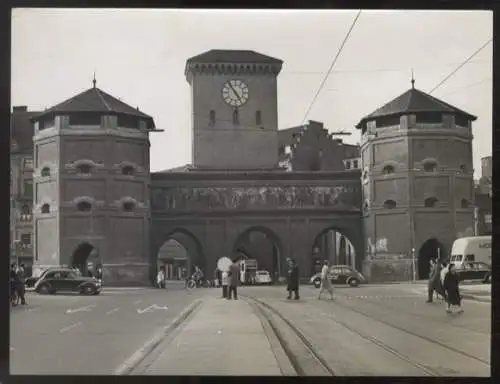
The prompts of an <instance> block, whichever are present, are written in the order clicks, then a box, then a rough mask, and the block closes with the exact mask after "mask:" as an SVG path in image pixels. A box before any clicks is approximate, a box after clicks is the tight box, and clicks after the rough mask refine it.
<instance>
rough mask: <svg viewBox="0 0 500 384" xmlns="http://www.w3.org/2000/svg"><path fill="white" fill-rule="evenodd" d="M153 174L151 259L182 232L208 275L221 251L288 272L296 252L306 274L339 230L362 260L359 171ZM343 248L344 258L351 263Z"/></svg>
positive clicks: (279, 272) (357, 260) (278, 272)
mask: <svg viewBox="0 0 500 384" xmlns="http://www.w3.org/2000/svg"><path fill="white" fill-rule="evenodd" d="M151 178H152V185H151V188H152V202H151V206H152V220H151V234H152V247H151V252H152V254H151V258H152V264H153V265H157V261H158V250H159V249H160V248H161V246H162V244H163V243H164V242H165V241H166V240H167V239H168V238H170V237H171V236H172V234H173V233H182V234H184V235H185V239H190V241H191V242H192V245H191V251H190V252H188V253H189V254H190V256H189V258H190V259H192V258H193V257H196V258H197V260H201V261H197V263H199V264H200V266H201V267H202V268H203V269H205V274H208V275H207V276H209V275H211V274H212V273H213V270H214V269H215V268H216V262H217V259H219V258H220V257H222V256H227V257H231V258H235V257H242V256H243V255H244V256H246V257H250V258H255V259H256V260H258V264H259V268H261V267H262V268H263V269H266V270H268V271H269V272H271V273H273V274H275V275H279V276H284V275H286V272H287V266H286V259H288V258H293V259H295V260H296V261H297V262H298V265H299V269H300V273H301V277H302V278H304V279H306V278H308V277H310V274H311V272H312V271H311V260H312V257H313V250H314V244H315V242H317V240H318V237H320V236H321V235H323V234H324V233H325V231H328V230H329V229H331V228H335V229H336V230H338V232H339V233H342V234H343V235H344V236H345V237H346V239H347V240H349V241H348V242H347V244H350V245H351V248H352V250H355V251H353V252H351V253H350V254H349V257H350V259H349V262H350V263H353V260H354V264H355V266H356V267H358V268H360V266H361V262H362V260H363V257H364V254H363V251H364V243H363V229H362V223H361V210H360V205H361V197H360V193H361V192H360V173H359V172H356V171H354V172H352V171H351V172H321V173H311V172H293V173H292V172H290V173H288V172H263V171H260V172H236V171H234V172H215V171H190V172H168V173H155V174H152V175H151ZM215 185H216V186H215ZM176 240H177V241H179V243H181V244H183V242H182V241H181V240H182V239H181V238H176ZM343 242H345V240H339V245H341V244H342V243H343ZM185 244H186V241H184V244H183V245H184V246H185V248H186V249H187V248H189V245H185ZM353 253H354V254H355V258H353V255H352V254H353ZM344 254H345V256H344V257H343V258H342V262H343V263H347V254H346V253H344ZM339 261H340V259H339Z"/></svg>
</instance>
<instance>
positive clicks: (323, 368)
mask: <svg viewBox="0 0 500 384" xmlns="http://www.w3.org/2000/svg"><path fill="white" fill-rule="evenodd" d="M244 299H245V300H246V301H247V302H248V303H249V304H250V305H251V306H252V307H253V309H254V311H255V312H256V314H257V315H258V316H259V317H260V318H264V319H265V321H266V322H267V323H268V324H269V326H270V328H271V329H272V331H273V332H274V334H275V336H276V337H277V339H278V340H279V342H280V345H281V347H282V348H283V350H284V351H285V353H286V355H287V356H288V358H289V360H290V363H291V364H292V366H293V368H294V369H295V371H296V373H297V374H298V375H299V376H336V373H335V370H334V369H333V368H332V367H331V366H330V365H329V364H328V362H327V361H326V360H325V359H324V358H323V356H322V355H321V354H320V353H319V352H318V350H317V349H316V348H315V347H314V346H313V344H312V343H311V341H310V340H309V339H308V338H307V337H306V336H305V335H304V333H303V332H302V331H301V330H300V329H299V328H298V327H296V326H295V325H293V324H292V323H291V322H290V321H289V320H288V319H287V318H286V317H285V316H283V315H282V314H281V313H280V312H279V311H278V310H277V309H276V308H274V307H272V306H271V305H269V304H267V303H265V302H263V301H262V300H259V299H256V298H253V297H248V296H245V297H244ZM273 315H274V316H276V317H277V318H279V319H280V320H281V322H283V323H285V324H286V326H287V327H288V328H289V330H291V331H292V332H293V334H294V335H295V336H296V337H297V338H298V339H299V340H300V342H301V343H302V348H300V347H299V348H297V346H296V345H295V347H293V346H292V345H291V344H292V343H293V342H292V341H291V340H290V338H289V337H287V336H286V335H285V332H284V331H283V329H282V327H280V326H279V324H277V321H276V319H275V318H274V316H273ZM297 349H299V350H300V349H302V351H305V352H306V353H305V355H304V354H303V353H298V351H297ZM311 360H312V361H313V364H311ZM318 371H319V372H318Z"/></svg>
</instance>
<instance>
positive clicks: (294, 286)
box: [286, 259, 300, 300]
mask: <svg viewBox="0 0 500 384" xmlns="http://www.w3.org/2000/svg"><path fill="white" fill-rule="evenodd" d="M286 289H287V291H288V297H287V299H288V300H291V299H292V292H293V293H294V299H295V300H299V298H300V297H299V267H298V266H297V264H296V263H295V260H294V259H290V262H289V268H288V284H287V287H286Z"/></svg>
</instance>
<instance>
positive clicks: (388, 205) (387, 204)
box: [384, 200, 396, 209]
mask: <svg viewBox="0 0 500 384" xmlns="http://www.w3.org/2000/svg"><path fill="white" fill-rule="evenodd" d="M384 208H385V209H394V208H396V202H395V201H394V200H386V201H384Z"/></svg>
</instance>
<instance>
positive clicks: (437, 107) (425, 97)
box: [356, 88, 477, 128]
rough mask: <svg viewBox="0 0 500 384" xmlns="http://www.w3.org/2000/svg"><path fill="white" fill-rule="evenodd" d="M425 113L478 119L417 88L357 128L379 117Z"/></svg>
mask: <svg viewBox="0 0 500 384" xmlns="http://www.w3.org/2000/svg"><path fill="white" fill-rule="evenodd" d="M423 112H442V113H452V114H457V115H462V116H465V117H467V118H468V119H470V120H472V121H474V120H476V119H477V117H476V116H473V115H471V114H469V113H467V112H464V111H462V110H461V109H458V108H457V107H454V106H453V105H450V104H448V103H445V102H444V101H442V100H439V99H436V98H435V97H433V96H431V95H429V94H427V93H425V92H422V91H420V90H418V89H416V88H411V89H409V90H408V91H406V92H405V93H403V94H401V95H400V96H398V97H396V98H395V99H394V100H392V101H390V102H388V103H387V104H385V105H384V106H383V107H381V108H379V109H377V110H376V111H375V112H372V113H370V114H369V115H368V116H365V117H364V118H363V119H361V121H360V122H359V123H358V125H356V127H357V128H360V127H361V125H362V124H363V123H364V122H365V121H366V120H370V119H374V118H377V117H383V116H397V115H404V114H407V113H423Z"/></svg>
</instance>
